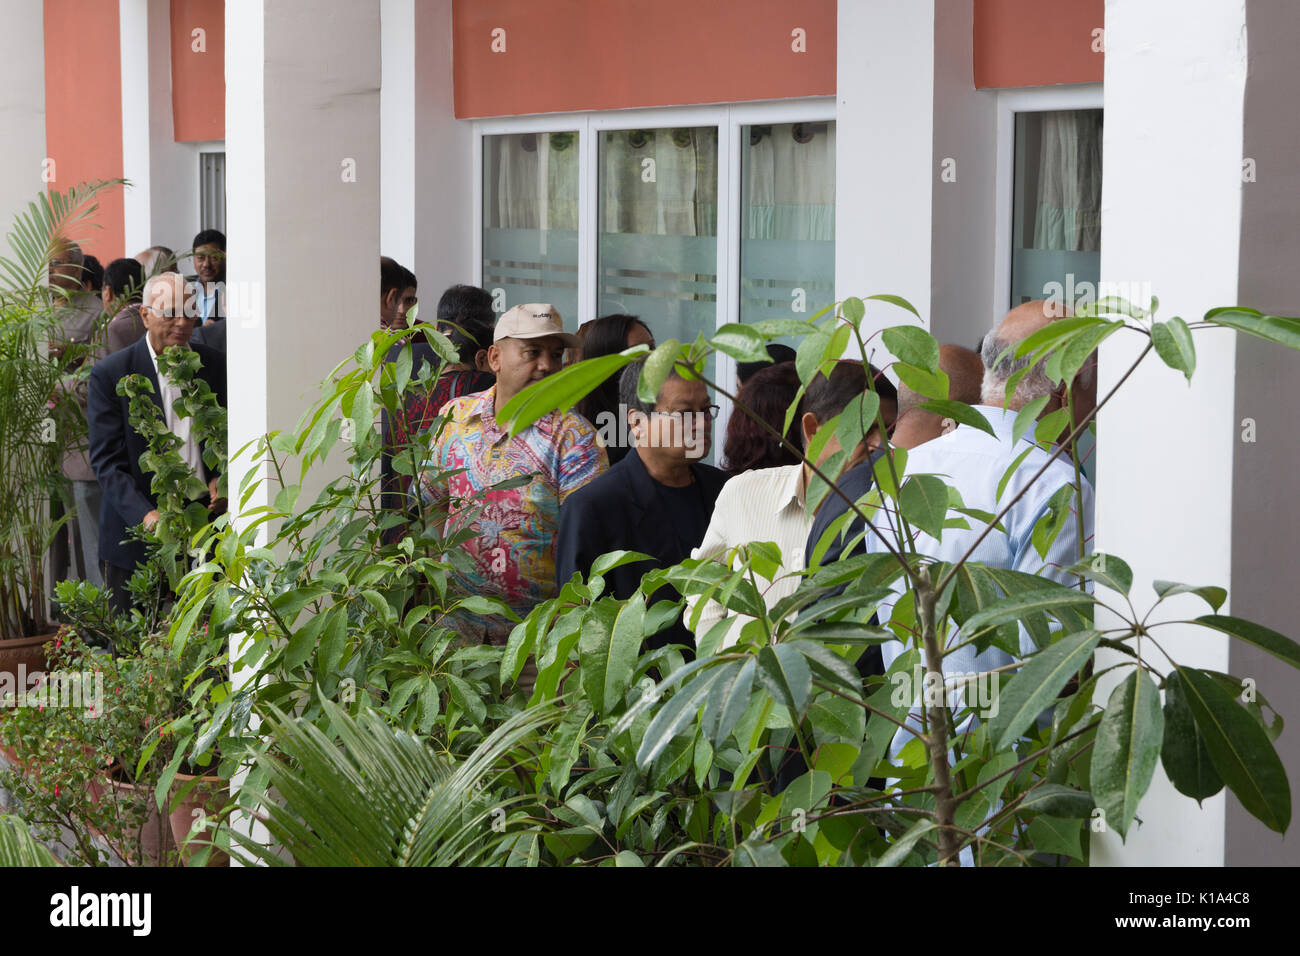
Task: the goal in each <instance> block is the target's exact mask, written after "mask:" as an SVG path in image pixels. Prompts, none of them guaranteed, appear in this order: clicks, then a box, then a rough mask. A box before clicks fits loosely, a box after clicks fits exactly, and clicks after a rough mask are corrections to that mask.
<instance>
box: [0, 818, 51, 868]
mask: <svg viewBox="0 0 1300 956" xmlns="http://www.w3.org/2000/svg"><path fill="white" fill-rule="evenodd" d="M58 865H59V861H58V860H56V859H55V858H54V854H53V853H51V852H50V851H49V850H48V849H46V848H45V847H44V846H42V845H41V844H40V843H37V842H36V838H35V837H33V836H32V834H31V831H30V830H28V829H27V824H26V823H24V822H23V820H22V819H21V818H20V817H15V816H12V815H10V814H0V869H3V868H6V867H11V866H58Z"/></svg>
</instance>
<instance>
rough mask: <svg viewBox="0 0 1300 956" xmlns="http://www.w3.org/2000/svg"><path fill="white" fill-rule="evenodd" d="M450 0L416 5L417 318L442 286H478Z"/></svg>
mask: <svg viewBox="0 0 1300 956" xmlns="http://www.w3.org/2000/svg"><path fill="white" fill-rule="evenodd" d="M451 7H452V0H420V2H419V3H417V4H416V6H415V163H416V169H417V170H418V173H417V175H416V177H415V182H416V185H415V190H414V192H413V195H412V201H411V202H410V204H409V207H408V208H409V209H410V215H412V216H413V217H414V229H415V264H414V265H413V266H410V268H411V269H413V270H414V272H415V275H416V277H417V278H418V279H419V280H420V301H421V303H422V307H421V313H422V317H423V318H424V319H425V320H426V321H427V320H428V319H430V318H432V317H433V315H434V306H436V305H437V302H438V296H439V295H441V293H442V290H443V289H445V288H447V287H448V286H450V285H455V284H456V283H458V282H466V283H469V284H470V285H479V282H480V276H477V275H474V273H473V266H472V262H473V258H474V249H475V248H476V247H477V245H478V243H479V242H480V241H481V237H480V236H478V235H476V234H475V233H474V178H473V177H474V153H473V149H474V140H473V127H472V124H471V123H470V121H469V120H458V119H456V116H455V108H454V104H453V97H452V92H453V87H452V35H451Z"/></svg>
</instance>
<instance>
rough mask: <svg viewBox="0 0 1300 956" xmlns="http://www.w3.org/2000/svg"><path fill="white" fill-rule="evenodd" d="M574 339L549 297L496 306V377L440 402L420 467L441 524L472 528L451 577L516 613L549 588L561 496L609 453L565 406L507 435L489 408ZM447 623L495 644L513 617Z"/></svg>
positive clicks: (539, 374) (543, 372) (555, 367)
mask: <svg viewBox="0 0 1300 956" xmlns="http://www.w3.org/2000/svg"><path fill="white" fill-rule="evenodd" d="M576 344H577V336H575V335H571V334H570V333H568V332H565V331H564V326H563V323H562V322H561V319H560V313H559V312H558V311H556V309H555V307H554V306H550V305H517V306H515V307H514V308H513V309H511V310H510V311H508V312H506V313H505V314H504V315H502V316H501V318H500V319H498V320H497V324H496V330H495V332H494V333H493V341H492V346H491V348H489V349H488V365H489V366H490V367H491V369H492V371H493V372H494V373H495V374H496V377H497V380H496V384H495V385H494V386H492V387H491V388H489V389H488V390H487V391H484V392H476V393H474V394H472V395H464V396H462V397H460V398H455V399H452V400H451V401H450V402H448V403H447V404H446V405H444V406H443V408H442V411H441V413H440V414H442V415H446V416H447V417H448V421H447V424H446V425H445V426H444V427H443V429H442V431H441V433H440V434H439V435H438V437H437V439H436V440H435V441H434V443H433V447H432V449H431V454H430V459H429V461H428V462H427V463H426V465H425V468H424V471H423V472H422V474H421V475H420V487H421V495H422V497H423V499H424V501H425V502H426V503H433V504H437V505H439V506H442V507H445V508H446V510H447V513H448V517H447V524H446V531H447V533H448V534H452V533H455V532H457V531H460V530H462V529H465V528H469V529H471V530H472V531H473V533H474V537H472V538H471V539H470V540H469V541H467V542H466V543H465V545H464V550H465V551H466V552H468V554H469V556H470V557H471V558H472V559H473V562H474V570H473V572H472V573H469V574H465V573H461V572H456V578H457V583H458V584H459V586H460V587H461V588H462V589H463V590H464V591H465V593H467V594H490V595H494V596H496V597H499V598H501V599H502V600H503V601H505V603H506V604H508V605H509V606H510V607H511V608H512V609H513V610H514V612H515V613H516V614H518V615H519V616H520V617H523V616H524V615H526V614H527V613H528V612H529V611H530V610H532V608H533V607H534V606H536V605H537V604H540V603H541V602H542V601H544V600H546V599H547V598H550V597H553V596H554V595H555V593H556V581H555V532H556V529H557V527H558V525H559V515H560V504H561V503H562V502H563V501H564V500H565V499H566V498H567V497H568V496H569V495H570V494H572V493H573V492H574V491H577V490H578V489H579V488H581V487H582V486H583V485H585V484H587V483H588V482H589V481H591V480H592V479H593V478H595V477H596V476H597V475H599V474H600V473H601V472H603V471H604V470H605V469H606V468H607V467H608V459H607V458H606V456H605V452H604V449H602V448H601V447H600V445H599V444H598V443H597V441H596V433H595V431H594V430H593V429H592V427H591V426H590V425H589V424H587V422H586V420H585V419H583V418H582V417H581V416H580V415H578V414H576V413H574V412H572V411H570V412H563V413H561V412H551V413H550V414H549V415H545V416H543V417H542V418H540V419H538V420H537V421H536V422H534V423H533V424H532V425H530V426H529V427H528V428H526V429H524V431H522V432H520V433H519V434H518V435H517V436H515V437H514V438H510V437H509V434H508V432H507V431H506V430H505V429H504V428H502V427H500V426H499V425H498V424H497V418H496V415H497V410H498V409H499V408H501V407H502V406H504V405H505V403H506V402H508V401H510V399H512V398H514V396H515V395H517V394H519V392H521V391H523V389H525V388H526V387H527V386H528V385H530V384H531V383H533V382H537V381H541V380H542V379H543V378H545V377H546V376H548V375H550V374H552V373H554V372H558V371H559V370H560V368H561V367H562V366H563V364H564V349H565V348H566V347H568V346H573V345H576ZM448 472H455V474H451V475H450V476H449V475H448V474H447V473H448ZM525 476H531V480H530V481H528V482H527V483H526V484H523V485H520V486H518V487H513V488H508V489H504V490H502V489H499V488H497V487H496V486H498V485H500V484H502V483H503V482H506V481H509V480H510V479H512V478H521V477H525ZM454 624H455V626H456V628H457V629H458V630H460V631H461V632H462V633H463V634H465V635H466V636H468V637H472V638H474V639H476V640H479V641H489V642H491V643H494V644H501V643H505V640H506V638H507V637H508V636H509V634H510V631H511V629H512V628H513V627H514V624H513V622H512V621H510V620H508V619H506V618H505V617H502V616H494V617H483V616H477V615H476V616H474V617H472V618H471V617H470V616H468V615H465V616H463V617H462V618H460V619H458V620H456V621H455V622H454Z"/></svg>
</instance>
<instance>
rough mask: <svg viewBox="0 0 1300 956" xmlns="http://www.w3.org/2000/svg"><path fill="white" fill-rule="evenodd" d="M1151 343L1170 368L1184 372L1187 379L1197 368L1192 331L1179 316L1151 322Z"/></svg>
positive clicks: (1190, 377) (1188, 379)
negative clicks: (1164, 320) (1165, 320)
mask: <svg viewBox="0 0 1300 956" xmlns="http://www.w3.org/2000/svg"><path fill="white" fill-rule="evenodd" d="M1151 344H1152V345H1154V346H1155V349H1156V355H1158V356H1160V359H1161V361H1163V362H1164V363H1165V364H1166V365H1168V366H1169V367H1170V368H1172V369H1174V370H1175V371H1179V372H1182V373H1183V374H1184V375H1186V376H1187V381H1189V382H1190V381H1191V380H1192V372H1194V371H1195V370H1196V346H1195V345H1193V344H1192V331H1191V329H1189V328H1188V327H1187V323H1186V322H1184V321H1183V320H1182V319H1180V318H1178V316H1174V317H1173V318H1172V319H1170V320H1169V321H1168V322H1153V323H1151Z"/></svg>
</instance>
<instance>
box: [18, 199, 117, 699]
mask: <svg viewBox="0 0 1300 956" xmlns="http://www.w3.org/2000/svg"><path fill="white" fill-rule="evenodd" d="M115 184H116V183H115V182H113V183H110V182H99V183H93V184H91V185H88V186H87V185H81V186H76V187H73V188H72V189H70V190H69V191H68V192H67V193H53V192H52V193H49V194H48V195H47V194H41V196H40V197H39V198H38V199H37V200H36V201H35V202H33V203H31V204H30V205H29V206H28V208H27V210H26V211H25V212H23V213H22V214H20V215H19V216H18V218H17V220H16V222H15V224H14V227H13V228H12V230H11V231H10V234H9V245H10V247H11V248H12V250H13V253H14V255H13V257H12V258H7V257H0V276H2V277H3V279H2V281H3V285H0V674H4V673H7V674H9V675H11V680H13V681H14V682H17V681H18V676H19V674H22V673H24V672H25V673H35V672H39V671H42V670H44V668H45V663H46V662H45V656H44V653H43V651H42V647H43V646H44V645H45V644H46V643H47V642H49V641H50V640H51V639H52V638H53V637H54V634H53V627H52V624H51V620H50V609H49V606H48V600H47V588H46V580H45V578H46V575H45V555H46V553H47V552H48V551H49V548H50V544H51V543H52V542H53V541H54V539H55V536H56V535H57V534H58V532H59V530H60V528H61V527H62V525H63V524H64V523H65V522H66V521H67V520H68V517H67V515H64V516H63V517H60V518H58V519H54V518H52V517H51V515H50V501H51V499H53V498H56V497H58V498H63V499H65V500H66V499H67V498H68V497H69V495H68V494H67V489H66V486H65V481H64V479H63V476H62V472H61V469H60V461H61V456H62V454H63V452H64V451H65V450H66V449H67V448H69V447H72V446H74V445H75V444H76V443H78V442H79V441H80V440H81V439H82V437H83V436H84V435H85V418H84V416H83V415H82V414H81V412H80V410H79V409H78V408H76V407H75V404H74V403H73V401H72V400H71V398H70V397H68V396H67V394H66V393H65V392H63V391H62V390H61V389H60V388H59V386H60V383H61V382H63V381H64V379H65V375H66V372H67V369H68V368H69V367H71V366H73V365H76V364H77V363H78V362H79V361H80V359H82V358H84V357H85V356H86V355H87V354H89V352H90V350H91V346H90V345H88V344H79V345H71V346H69V347H67V348H65V349H63V350H62V354H61V356H60V357H59V358H58V359H55V358H52V357H51V355H50V349H49V347H48V343H49V342H51V341H52V339H53V337H54V333H55V331H56V330H57V327H58V316H57V306H58V304H59V299H58V297H59V293H58V292H57V290H52V289H50V288H49V287H47V285H46V277H47V275H48V272H49V266H50V261H51V259H52V258H53V257H54V254H55V251H56V250H57V249H58V248H59V247H60V245H61V244H62V243H64V242H66V241H67V240H68V237H69V234H70V231H71V230H72V229H73V228H74V227H75V225H76V224H77V223H78V222H80V221H81V220H83V219H85V218H86V217H87V216H89V215H91V214H92V213H94V212H95V210H96V209H97V205H96V203H95V201H94V197H95V195H96V194H97V193H98V192H99V191H100V190H101V189H103V188H105V187H107V186H111V185H115ZM24 683H25V680H24Z"/></svg>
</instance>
